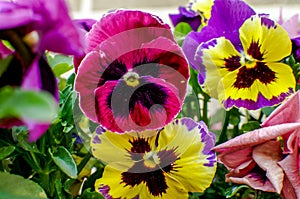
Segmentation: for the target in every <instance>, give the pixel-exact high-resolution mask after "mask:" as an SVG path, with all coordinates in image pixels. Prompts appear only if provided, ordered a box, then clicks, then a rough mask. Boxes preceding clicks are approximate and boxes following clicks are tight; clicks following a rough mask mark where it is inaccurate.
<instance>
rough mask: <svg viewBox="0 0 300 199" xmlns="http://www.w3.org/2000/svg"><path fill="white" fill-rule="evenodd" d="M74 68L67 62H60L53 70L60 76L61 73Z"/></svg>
mask: <svg viewBox="0 0 300 199" xmlns="http://www.w3.org/2000/svg"><path fill="white" fill-rule="evenodd" d="M72 68H73V66H72V65H69V64H67V63H60V64H57V65H55V66H54V67H53V72H54V74H55V76H56V77H60V75H62V74H64V73H66V72H68V71H69V70H71V69H72Z"/></svg>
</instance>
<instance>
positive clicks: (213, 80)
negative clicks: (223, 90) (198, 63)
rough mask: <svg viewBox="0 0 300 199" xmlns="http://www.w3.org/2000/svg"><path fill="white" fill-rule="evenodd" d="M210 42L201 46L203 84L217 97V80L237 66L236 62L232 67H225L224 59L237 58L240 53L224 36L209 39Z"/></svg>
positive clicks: (211, 94) (212, 95)
mask: <svg viewBox="0 0 300 199" xmlns="http://www.w3.org/2000/svg"><path fill="white" fill-rule="evenodd" d="M211 43H213V44H212V45H211V46H209V47H208V48H205V47H203V48H202V53H203V55H202V62H203V64H204V66H205V69H206V79H205V82H204V85H205V89H206V91H207V92H208V93H209V94H210V96H211V97H214V98H217V97H218V91H217V86H218V82H219V81H220V80H221V78H222V77H224V76H225V75H226V74H228V73H229V72H230V71H232V70H235V69H236V68H238V64H237V65H236V66H234V67H233V68H230V69H228V68H226V59H232V58H233V57H237V58H238V57H240V54H239V52H238V51H237V50H236V49H235V48H234V46H233V45H232V43H231V42H230V41H229V40H227V39H225V37H220V38H217V39H215V41H211ZM214 43H216V44H214ZM235 67H236V68H235Z"/></svg>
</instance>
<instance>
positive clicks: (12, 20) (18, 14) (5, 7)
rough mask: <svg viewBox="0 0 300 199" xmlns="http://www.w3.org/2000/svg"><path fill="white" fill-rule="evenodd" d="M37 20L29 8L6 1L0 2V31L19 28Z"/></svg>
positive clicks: (37, 17) (36, 16)
mask: <svg viewBox="0 0 300 199" xmlns="http://www.w3.org/2000/svg"><path fill="white" fill-rule="evenodd" d="M39 19H40V17H39V16H38V15H36V14H35V13H34V12H33V10H32V9H30V8H29V7H25V6H21V5H18V4H16V3H12V2H7V1H2V2H0V30H6V29H11V28H17V27H21V26H24V25H28V24H29V23H31V22H34V21H36V20H39ZM7 22H9V23H7Z"/></svg>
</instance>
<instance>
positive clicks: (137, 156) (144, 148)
mask: <svg viewBox="0 0 300 199" xmlns="http://www.w3.org/2000/svg"><path fill="white" fill-rule="evenodd" d="M129 142H130V144H131V145H132V147H131V149H130V154H131V157H132V159H133V160H141V159H142V158H143V155H144V153H146V152H149V151H150V150H151V148H150V144H149V141H148V139H146V138H136V139H133V140H130V141H129Z"/></svg>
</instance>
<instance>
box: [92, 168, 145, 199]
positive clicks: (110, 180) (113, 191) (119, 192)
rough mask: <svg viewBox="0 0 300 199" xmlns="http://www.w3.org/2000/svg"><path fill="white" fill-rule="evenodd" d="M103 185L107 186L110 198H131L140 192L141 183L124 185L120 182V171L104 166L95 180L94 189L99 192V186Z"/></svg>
mask: <svg viewBox="0 0 300 199" xmlns="http://www.w3.org/2000/svg"><path fill="white" fill-rule="evenodd" d="M103 186H107V187H108V188H109V191H108V195H109V196H111V197H112V198H121V199H131V198H134V197H135V196H137V195H138V194H139V193H140V191H141V189H142V187H143V184H140V185H137V186H134V187H131V186H126V184H125V183H122V172H121V171H119V170H116V169H114V168H112V167H110V166H106V167H105V168H104V172H103V176H102V178H100V179H99V180H96V182H95V190H96V191H98V192H99V188H101V187H103Z"/></svg>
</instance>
